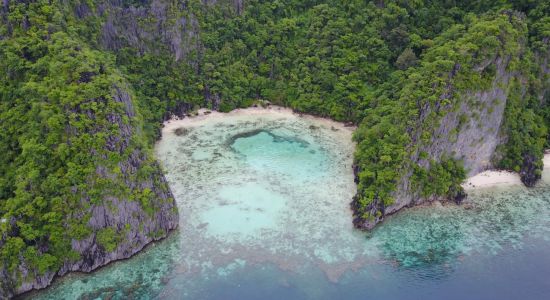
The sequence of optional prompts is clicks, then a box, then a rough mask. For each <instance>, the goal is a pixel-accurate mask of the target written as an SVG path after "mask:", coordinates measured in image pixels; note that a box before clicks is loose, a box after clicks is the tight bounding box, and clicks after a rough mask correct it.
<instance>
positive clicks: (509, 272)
mask: <svg viewBox="0 0 550 300" xmlns="http://www.w3.org/2000/svg"><path fill="white" fill-rule="evenodd" d="M352 131H353V128H350V127H345V126H343V125H342V124H339V123H336V122H331V121H327V120H323V119H319V118H314V117H309V116H300V115H297V114H294V113H292V112H291V111H289V110H286V109H282V108H272V109H254V108H252V109H247V110H237V111H234V112H231V113H228V114H221V113H215V112H214V113H211V114H208V115H201V116H199V117H194V118H186V119H183V120H172V121H169V122H168V123H166V124H165V127H164V129H163V134H162V139H161V140H160V141H159V142H158V143H157V145H156V149H155V152H156V156H157V159H158V160H159V161H160V163H161V165H162V167H163V169H164V170H165V174H166V178H167V180H168V182H169V183H170V186H171V189H172V192H173V194H174V196H175V198H176V202H177V204H178V209H179V213H180V225H179V229H178V230H177V231H176V232H174V233H173V234H172V235H171V236H170V237H169V238H167V239H166V240H164V241H161V242H157V243H154V244H152V245H150V246H149V247H147V249H146V250H144V251H143V252H142V253H140V254H138V255H136V256H134V257H133V258H131V259H129V260H125V261H120V262H116V263H112V264H110V265H108V266H106V267H104V268H102V269H100V270H98V271H96V272H94V273H91V274H70V275H68V276H65V277H64V278H62V279H60V280H58V281H56V282H55V283H54V284H53V285H52V286H51V287H50V288H48V289H47V290H45V291H41V292H36V293H33V294H29V295H28V296H30V297H32V298H36V299H128V298H133V299H258V298H262V299H281V298H284V299H335V298H340V299H441V298H445V299H496V298H498V299H517V298H524V299H547V298H548V297H549V295H550V235H549V233H550V184H548V182H547V180H548V179H549V177H550V174H548V171H545V173H544V174H543V180H545V181H543V182H541V183H540V184H539V185H538V186H537V187H535V188H531V189H527V188H525V187H522V186H517V185H511V186H501V187H490V188H483V189H476V190H473V191H470V192H469V193H470V195H469V197H468V199H467V201H466V203H465V204H464V205H462V206H456V205H447V204H438V203H437V204H433V205H429V206H422V207H415V208H412V209H408V210H405V211H403V212H400V213H399V214H397V215H395V216H392V217H390V218H388V219H387V220H386V221H385V222H384V223H383V224H381V225H380V226H379V227H377V228H376V229H375V230H374V231H373V232H371V233H365V232H361V231H358V230H356V229H354V228H353V226H352V215H351V210H350V208H349V203H350V201H351V198H352V197H353V195H354V194H355V191H356V187H355V183H354V182H353V173H352V169H351V164H352V160H353V149H354V144H353V142H352V140H351V135H352Z"/></svg>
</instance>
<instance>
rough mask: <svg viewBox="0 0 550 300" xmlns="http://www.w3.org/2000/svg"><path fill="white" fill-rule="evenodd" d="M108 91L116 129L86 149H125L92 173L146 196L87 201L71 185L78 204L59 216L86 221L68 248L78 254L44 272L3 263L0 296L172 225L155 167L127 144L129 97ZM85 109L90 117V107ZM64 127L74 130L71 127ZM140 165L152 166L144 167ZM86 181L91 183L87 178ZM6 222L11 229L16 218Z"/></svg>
mask: <svg viewBox="0 0 550 300" xmlns="http://www.w3.org/2000/svg"><path fill="white" fill-rule="evenodd" d="M113 90H114V91H113V95H112V99H113V100H114V101H115V102H116V103H119V104H121V107H123V114H116V113H111V114H108V115H107V119H108V121H109V122H111V123H112V124H116V125H117V126H118V128H119V134H118V135H111V136H108V137H107V139H106V143H105V146H104V150H106V151H107V152H104V153H98V151H95V150H94V149H91V153H90V155H99V156H105V153H118V154H120V155H123V156H124V155H125V153H127V152H128V151H130V153H129V154H128V155H126V158H125V159H123V160H121V161H120V162H119V163H118V164H117V167H118V170H119V171H115V170H113V169H112V168H110V167H107V166H105V165H102V164H97V165H96V168H95V173H96V176H97V178H100V179H103V180H107V181H109V182H111V183H112V184H113V185H120V186H121V187H123V188H127V189H128V190H129V191H130V194H131V195H135V194H139V195H140V197H147V200H148V201H147V202H146V201H140V199H139V198H138V199H135V198H134V199H129V198H128V197H125V196H118V195H117V194H116V193H114V194H112V195H104V196H103V197H102V199H101V201H92V200H91V198H90V197H89V196H88V195H87V192H88V191H87V190H80V189H79V187H78V186H74V187H72V191H73V193H75V194H79V195H81V198H80V204H79V206H78V209H74V210H72V211H71V213H70V215H68V216H65V217H66V220H67V221H70V220H71V219H84V220H87V222H86V225H87V227H88V228H90V229H91V231H92V234H90V235H88V236H87V237H85V238H82V239H76V238H75V239H72V241H71V248H72V250H73V251H75V252H76V253H78V255H79V258H78V259H76V260H73V259H69V258H67V259H66V260H65V262H64V263H63V265H62V267H61V268H60V269H59V270H57V271H47V272H45V273H40V272H39V271H38V270H36V269H35V268H33V267H32V266H29V265H28V264H26V262H25V261H24V260H22V263H21V264H20V265H19V267H18V268H17V270H15V271H14V272H9V271H8V270H7V269H6V268H4V267H2V268H0V279H1V282H2V285H1V286H0V287H1V289H0V298H10V297H12V296H14V295H18V294H21V293H24V292H27V291H30V290H33V289H41V288H44V287H46V286H48V285H49V284H50V283H51V282H52V280H53V279H54V278H55V277H56V276H62V275H64V274H66V273H68V272H71V271H78V272H90V271H93V270H95V269H97V268H98V267H101V266H104V265H105V264H108V263H109V262H111V261H114V260H119V259H124V258H128V257H130V256H132V255H134V254H135V253H137V252H138V251H140V250H141V249H143V248H144V247H145V246H146V245H147V244H149V243H150V242H152V241H155V240H159V239H162V238H164V237H166V236H167V234H168V233H169V232H170V231H171V230H174V229H176V228H177V226H178V213H177V208H176V205H175V201H174V198H173V196H172V194H171V192H170V189H169V187H168V184H167V182H166V180H165V178H164V175H163V174H162V172H161V170H160V167H159V166H158V164H157V163H156V162H154V160H153V159H152V158H151V157H150V155H149V154H148V153H147V151H146V150H144V149H141V148H136V147H135V146H133V145H132V144H133V143H135V138H136V135H138V134H139V131H140V128H139V126H137V127H136V126H135V124H132V123H131V122H127V121H124V119H126V118H129V119H130V120H131V119H134V118H136V112H135V110H134V106H133V103H132V99H131V97H130V95H129V94H128V93H127V92H126V90H125V89H124V88H121V87H118V86H115V87H114V89H113ZM86 113H87V114H90V116H91V117H92V118H93V117H94V116H93V112H91V111H87V112H86ZM96 130H97V131H98V133H100V132H101V129H100V128H95V129H92V131H96ZM68 131H73V132H76V131H75V130H72V129H68ZM104 158H105V159H107V157H104ZM144 169H153V171H151V172H144ZM93 180H95V179H93ZM88 184H89V185H90V186H93V185H94V183H92V182H89V183H88ZM11 222H13V223H14V227H15V228H17V225H15V222H16V218H13V220H11ZM106 237H107V238H106ZM1 245H2V243H0V246H1ZM44 247H45V249H44V250H47V245H45V246H44Z"/></svg>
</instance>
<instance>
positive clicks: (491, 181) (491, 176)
mask: <svg viewBox="0 0 550 300" xmlns="http://www.w3.org/2000/svg"><path fill="white" fill-rule="evenodd" d="M543 162H544V169H543V172H542V177H543V178H542V180H546V179H547V177H548V176H549V175H550V174H549V172H550V154H549V153H546V154H544V158H543ZM522 184H523V183H522V182H521V180H520V177H519V174H517V173H514V172H509V171H498V170H489V171H484V172H481V173H479V174H477V175H475V176H472V177H470V178H468V179H466V181H465V182H464V183H463V184H462V187H464V189H466V190H472V189H476V188H485V187H495V186H509V185H522Z"/></svg>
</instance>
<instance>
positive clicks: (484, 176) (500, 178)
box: [163, 105, 550, 190]
mask: <svg viewBox="0 0 550 300" xmlns="http://www.w3.org/2000/svg"><path fill="white" fill-rule="evenodd" d="M274 113H276V114H281V116H289V115H293V116H299V117H301V118H305V119H312V120H315V122H317V123H321V124H323V125H325V126H327V127H328V128H331V127H332V128H337V129H339V130H341V129H345V130H348V131H354V130H355V129H356V127H354V126H344V124H343V123H340V122H336V121H333V120H331V119H327V118H322V117H316V116H312V115H308V114H299V113H296V112H294V111H293V110H292V109H290V108H286V107H282V106H276V105H270V106H268V107H248V108H239V109H235V110H232V111H230V112H227V113H222V112H217V111H211V110H208V109H204V108H201V109H199V110H198V114H197V115H196V116H192V117H186V118H183V119H171V120H168V121H166V122H164V128H163V131H164V132H170V131H172V132H173V131H174V130H175V129H177V128H180V127H186V126H191V127H193V126H200V125H201V124H203V123H204V122H205V121H208V120H212V117H216V116H252V115H264V114H269V115H273V114H274ZM543 161H544V170H543V180H545V179H546V178H547V177H550V153H546V154H545V155H544V159H543ZM522 184H523V183H522V182H521V180H520V177H519V174H517V173H514V172H509V171H501V170H488V171H484V172H481V173H479V174H477V175H475V176H472V177H469V178H467V179H466V181H464V183H463V184H462V186H463V187H464V189H466V190H472V189H477V188H487V187H495V186H510V185H522Z"/></svg>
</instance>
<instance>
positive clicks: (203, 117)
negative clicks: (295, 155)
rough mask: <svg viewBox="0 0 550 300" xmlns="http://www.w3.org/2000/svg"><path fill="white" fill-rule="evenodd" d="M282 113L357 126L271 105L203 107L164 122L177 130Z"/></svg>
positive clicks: (329, 124) (167, 127)
mask: <svg viewBox="0 0 550 300" xmlns="http://www.w3.org/2000/svg"><path fill="white" fill-rule="evenodd" d="M274 113H275V114H280V115H281V116H282V117H283V116H299V117H300V118H304V119H310V120H315V122H316V123H318V124H322V125H325V126H327V128H331V127H334V128H337V129H346V130H348V131H354V130H355V129H356V127H355V126H346V125H344V123H341V122H337V121H334V120H331V119H328V118H322V117H316V116H312V115H308V114H300V113H296V112H294V111H293V110H292V109H290V108H286V107H282V106H276V105H269V106H268V107H248V108H238V109H234V110H232V111H230V112H227V113H223V112H217V111H211V110H208V109H204V108H201V109H199V110H198V114H197V115H196V116H191V117H186V118H183V119H170V120H168V121H166V122H164V128H163V131H165V132H166V131H170V130H175V129H176V128H179V127H182V126H199V125H201V124H203V122H205V121H207V120H209V119H211V118H212V117H216V116H254V115H273V114H274Z"/></svg>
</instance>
